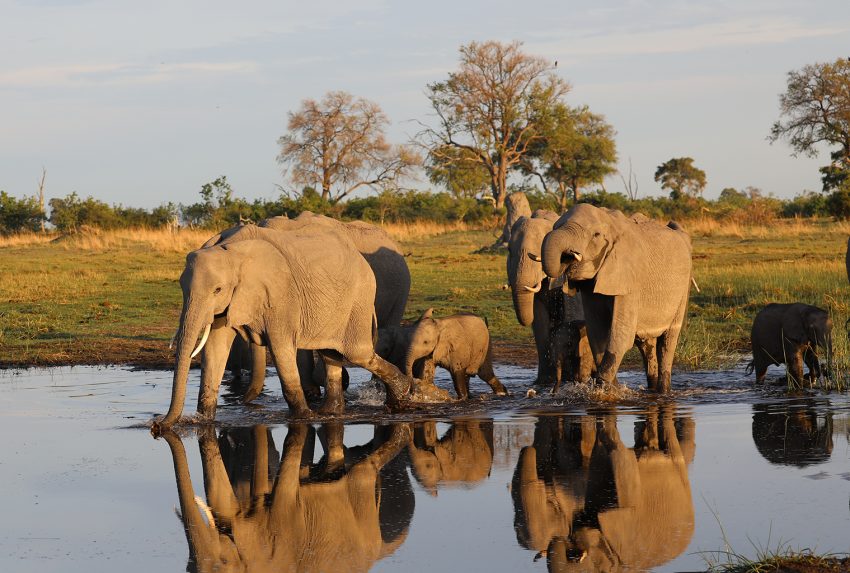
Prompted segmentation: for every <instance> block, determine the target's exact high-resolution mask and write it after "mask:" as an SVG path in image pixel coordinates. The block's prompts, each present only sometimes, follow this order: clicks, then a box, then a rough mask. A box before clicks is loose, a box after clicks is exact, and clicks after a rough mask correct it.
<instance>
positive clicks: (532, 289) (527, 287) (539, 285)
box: [522, 281, 543, 292]
mask: <svg viewBox="0 0 850 573" xmlns="http://www.w3.org/2000/svg"><path fill="white" fill-rule="evenodd" d="M542 286H543V281H540V282H539V283H537V284H536V285H534V286H533V287H530V286H528V285H525V286H523V287H522V288H524V289H525V290H527V291H529V292H540V288H541V287H542Z"/></svg>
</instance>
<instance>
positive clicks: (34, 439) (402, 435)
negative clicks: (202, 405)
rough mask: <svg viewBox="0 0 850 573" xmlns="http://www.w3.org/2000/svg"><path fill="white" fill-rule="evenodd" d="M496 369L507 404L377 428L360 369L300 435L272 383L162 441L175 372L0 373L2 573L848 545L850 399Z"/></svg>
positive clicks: (537, 558) (513, 564) (636, 559)
mask: <svg viewBox="0 0 850 573" xmlns="http://www.w3.org/2000/svg"><path fill="white" fill-rule="evenodd" d="M497 373H498V374H499V375H500V377H501V378H502V380H503V381H505V382H506V385H507V386H508V387H509V388H510V389H511V390H512V391H513V392H514V395H515V397H514V398H510V399H507V400H484V401H478V402H476V403H474V404H472V405H468V406H466V407H456V406H453V407H443V408H440V409H434V411H436V412H437V415H436V417H433V418H432V417H429V414H428V412H413V413H410V414H406V415H402V416H393V417H390V418H388V417H386V416H384V415H383V412H382V410H381V408H380V407H379V406H378V405H377V404H378V400H379V396H378V395H377V394H376V393H375V392H374V391H373V390H371V389H369V386H368V383H367V382H366V381H365V378H364V377H363V376H362V375H360V374H357V373H355V375H353V380H354V382H353V384H352V391H353V395H352V401H353V402H354V405H353V406H352V408H351V410H352V411H353V413H354V414H353V415H352V416H351V418H350V419H347V420H344V421H331V420H324V421H323V423H316V424H314V425H287V423H286V412H285V410H286V408H285V403H284V402H283V401H282V399H281V397H280V391H279V387H278V388H275V387H274V386H275V385H274V384H272V379H271V378H270V379H269V383H268V384H267V386H268V390H267V393H266V394H264V395H263V396H262V397H261V399H260V400H259V404H258V405H256V406H251V407H246V406H242V405H241V404H239V402H238V399H237V398H238V390H237V391H235V393H233V394H227V393H225V394H224V395H223V396H222V398H221V401H220V412H219V417H220V420H221V422H222V423H221V424H219V425H218V426H217V427H201V428H197V427H195V428H184V429H182V430H181V431H180V432H179V435H178V434H173V435H168V436H166V437H165V438H163V439H158V440H155V439H153V438H152V437H151V436H150V434H149V433H148V431H147V429H146V428H145V427H144V424H145V423H146V422H148V421H149V420H150V419H151V417H152V416H154V415H155V414H157V413H162V412H164V411H165V410H166V408H167V404H168V400H169V397H170V374H169V373H168V372H134V371H130V370H125V369H113V368H107V369H96V368H73V369H57V370H49V371H47V370H31V371H25V372H20V373H9V372H6V373H3V374H2V375H0V434H1V435H2V436H3V441H2V446H0V447H2V449H1V450H0V452H2V453H0V507H2V508H3V509H2V513H3V519H2V520H0V571H22V572H25V571H39V572H44V571H63V572H64V571H110V572H112V571H121V572H123V573H127V572H131V571H151V570H157V571H184V570H187V568H188V570H190V571H195V570H200V571H212V570H222V571H230V570H233V571H241V570H246V569H247V570H255V571H264V570H274V571H290V570H291V571H296V570H305V571H345V570H356V571H365V570H372V571H458V570H467V571H546V570H547V569H548V570H552V571H569V570H587V571H592V570H600V569H604V570H623V571H640V570H658V571H697V570H704V569H705V560H704V557H705V556H706V554H705V553H704V552H709V551H715V550H718V549H722V548H723V547H724V539H723V535H722V533H721V526H720V524H722V529H723V531H725V535H726V540H727V541H728V542H729V543H730V544H731V546H732V548H733V549H734V550H736V551H739V552H742V553H749V554H751V555H752V554H753V553H754V552H755V550H754V549H753V544H755V545H756V546H759V547H766V546H768V545H770V546H771V547H775V546H776V544H777V543H778V542H780V541H783V542H789V543H790V544H791V545H793V546H797V547H811V548H816V549H817V550H818V551H823V552H828V551H847V550H848V541H847V539H848V538H847V533H846V532H847V531H848V526H850V507H848V501H850V463H849V462H848V431H849V430H850V422H848V420H850V416H848V414H850V410H849V409H848V406H850V403H848V400H847V398H846V397H844V396H833V395H830V396H807V397H797V398H787V397H784V396H782V395H781V394H779V393H777V392H771V391H767V390H761V389H760V390H758V391H755V390H753V389H751V388H750V387H749V386H748V385H747V384H746V382H745V380H746V378H745V376H744V375H743V372H742V371H741V370H732V371H728V372H713V373H687V374H681V375H678V376H675V377H674V393H673V399H671V400H664V401H661V402H647V401H640V400H638V401H632V402H630V403H629V405H626V406H620V407H608V408H600V407H592V408H588V407H586V406H582V405H579V404H576V403H570V402H569V397H564V396H559V397H554V398H553V397H551V396H538V397H536V398H530V399H528V398H525V397H524V390H525V386H526V384H527V382H528V380H530V379H531V378H533V373H532V372H531V371H528V370H523V369H516V368H510V367H503V368H497ZM622 379H623V380H624V381H625V382H626V383H627V384H628V385H630V386H633V387H636V386H638V385H639V384H640V378H639V377H638V376H636V375H629V374H626V375H624V376H622ZM440 381H441V383H442V384H447V381H446V380H445V379H440ZM193 382H194V384H195V389H190V392H189V395H190V396H192V398H190V399H189V400H188V401H187V407H188V408H189V409H190V410H191V409H193V406H194V404H193V400H194V396H196V395H197V394H196V389H197V373H193ZM475 390H477V391H478V392H484V391H485V390H486V387H484V386H483V385H482V386H479V387H476V388H475ZM387 422H389V423H387ZM580 559H583V560H581V561H580V562H579V560H580Z"/></svg>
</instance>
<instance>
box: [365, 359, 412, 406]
mask: <svg viewBox="0 0 850 573" xmlns="http://www.w3.org/2000/svg"><path fill="white" fill-rule="evenodd" d="M350 360H351V362H352V363H353V364H354V365H355V366H359V367H361V368H365V369H366V370H368V371H369V372H371V373H372V374H374V375H375V376H377V377H378V378H380V379H381V381H382V382H383V383H384V386H386V388H387V404H388V405H390V406H399V405H401V404H402V403H403V402H404V401H405V398H406V397H407V395H408V394H409V393H410V390H411V388H412V387H413V379H412V378H410V377H409V376H405V375H404V374H403V373H402V372H401V370H399V369H398V368H396V367H395V366H393V365H392V364H390V363H389V362H387V361H386V360H384V359H383V358H381V357H380V356H378V355H377V354H375V352H374V350H373V351H372V354H371V356H369V357H368V358H365V359H363V358H358V359H353V358H350Z"/></svg>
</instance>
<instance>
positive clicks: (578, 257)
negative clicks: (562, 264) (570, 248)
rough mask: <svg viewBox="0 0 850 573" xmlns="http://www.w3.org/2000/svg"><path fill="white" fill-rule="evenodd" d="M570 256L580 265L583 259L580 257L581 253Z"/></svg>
mask: <svg viewBox="0 0 850 573" xmlns="http://www.w3.org/2000/svg"><path fill="white" fill-rule="evenodd" d="M570 254H571V255H572V256H574V257H575V258H576V262H577V263H580V262H581V260H582V259H583V258H584V257H582V256H581V253H570Z"/></svg>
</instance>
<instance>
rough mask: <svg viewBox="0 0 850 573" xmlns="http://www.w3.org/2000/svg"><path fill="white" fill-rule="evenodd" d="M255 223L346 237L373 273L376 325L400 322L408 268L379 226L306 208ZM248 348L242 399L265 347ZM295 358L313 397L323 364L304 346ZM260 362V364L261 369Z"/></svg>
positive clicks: (257, 388)
mask: <svg viewBox="0 0 850 573" xmlns="http://www.w3.org/2000/svg"><path fill="white" fill-rule="evenodd" d="M258 226H259V227H267V228H270V229H276V230H279V231H284V232H295V233H298V232H305V231H307V230H310V231H317V230H319V229H325V230H327V231H329V232H334V233H338V234H341V235H342V236H343V237H345V238H347V239H348V240H349V241H350V242H351V244H352V245H353V246H354V248H355V249H357V251H359V252H360V254H361V255H362V256H363V258H364V259H366V262H367V263H368V264H369V267H370V268H371V269H372V273H373V274H374V275H375V285H376V288H375V316H376V318H377V323H378V327H379V328H390V327H397V326H399V325H400V324H401V319H402V317H403V316H404V310H405V307H406V306H407V298H408V296H409V294H410V270H409V269H408V267H407V262H406V261H405V259H404V255H403V254H402V252H401V249H400V248H399V247H398V245H397V244H396V243H395V241H393V240H392V239H391V238H390V236H389V235H387V234H386V233H385V232H384V231H383V230H382V229H379V228H378V227H375V226H374V225H370V224H369V223H365V222H363V221H352V222H348V223H344V222H341V221H338V220H336V219H333V218H331V217H325V216H324V215H317V214H314V213H312V212H310V211H304V212H302V213H301V214H300V215H299V216H298V217H297V218H295V219H289V218H287V217H285V216H283V217H272V218H269V219H265V220H263V221H260V223H259V224H258ZM240 227H241V226H236V227H231V228H230V229H226V230H225V231H222V232H221V233H219V234H218V235H215V236H214V237H211V238H210V239H209V240H207V242H206V243H204V247H211V246H214V245H216V244H218V243H220V242H222V241H226V240H227V239H228V238H229V237H231V236H232V235H234V234H235V233H237V232H238V231H239V229H240ZM251 351H252V352H253V368H252V375H251V383H250V385H249V386H248V389H247V390H246V392H245V397H244V401H245V402H250V401H251V400H253V399H254V398H256V397H257V396H259V394H260V393H261V392H262V390H263V385H264V383H265V366H264V365H265V361H266V356H265V348H264V347H263V346H262V345H260V344H256V345H255V344H252V345H251ZM201 360H202V363H203V362H204V360H205V358H204V357H202V359H201ZM297 360H298V370H299V376H300V378H301V384H302V387H303V388H304V392H305V393H306V395H307V396H308V397H313V398H317V397H318V396H320V394H321V391H320V389H319V386H318V384H317V382H318V381H320V382H321V383H324V380H325V378H326V374H325V372H324V364H323V363H322V362H321V361H320V362H319V363H318V367H319V368H318V370H316V366H317V365H316V364H315V362H314V358H313V353H312V351H308V350H300V351H299V353H298V357H297ZM260 365H263V366H262V368H261V369H260Z"/></svg>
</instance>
